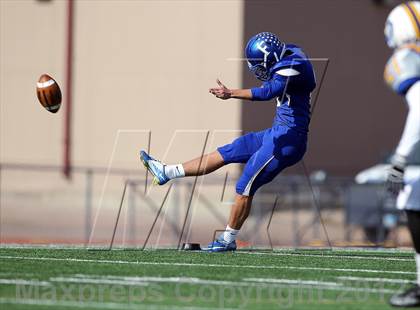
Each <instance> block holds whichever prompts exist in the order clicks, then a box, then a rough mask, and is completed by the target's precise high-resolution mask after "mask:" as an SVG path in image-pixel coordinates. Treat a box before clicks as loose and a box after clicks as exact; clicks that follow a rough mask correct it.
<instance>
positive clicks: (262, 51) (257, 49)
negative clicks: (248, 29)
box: [245, 32, 285, 81]
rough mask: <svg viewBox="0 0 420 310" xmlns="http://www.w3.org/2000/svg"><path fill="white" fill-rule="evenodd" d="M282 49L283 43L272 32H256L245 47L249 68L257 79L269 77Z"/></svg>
mask: <svg viewBox="0 0 420 310" xmlns="http://www.w3.org/2000/svg"><path fill="white" fill-rule="evenodd" d="M284 49H285V44H284V43H283V42H281V41H280V40H279V38H278V37H277V36H276V35H275V34H274V33H271V32H261V33H259V34H256V35H255V36H253V37H252V38H251V39H250V40H249V41H248V44H247V45H246V48H245V56H246V58H247V61H248V67H249V70H250V71H251V72H252V73H254V74H255V76H256V77H257V79H259V80H261V81H267V80H268V79H269V78H270V69H271V68H272V67H273V66H274V65H275V64H276V63H277V62H278V61H280V59H281V58H282V57H283V53H284Z"/></svg>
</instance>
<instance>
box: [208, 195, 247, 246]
mask: <svg viewBox="0 0 420 310" xmlns="http://www.w3.org/2000/svg"><path fill="white" fill-rule="evenodd" d="M251 205H252V196H244V195H239V194H237V195H236V197H235V203H234V204H233V206H232V209H231V211H230V217H229V224H228V226H227V227H226V230H225V231H224V232H223V233H222V234H221V235H220V236H219V237H218V238H217V239H216V240H214V241H213V242H211V243H210V244H209V245H208V246H207V248H206V249H204V250H205V251H209V252H227V251H235V250H236V235H237V234H238V232H239V230H240V229H241V227H242V225H243V223H244V222H245V220H246V219H247V217H248V215H249V212H250V210H251Z"/></svg>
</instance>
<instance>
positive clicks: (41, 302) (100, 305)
mask: <svg viewBox="0 0 420 310" xmlns="http://www.w3.org/2000/svg"><path fill="white" fill-rule="evenodd" d="M0 304H18V305H33V306H51V307H54V308H56V307H75V308H83V309H86V308H91V309H92V308H93V309H146V310H178V309H179V310H210V309H211V310H214V309H217V308H208V307H190V306H187V307H183V306H172V305H168V306H165V305H162V306H160V305H150V304H140V303H120V304H119V303H113V302H78V301H66V300H47V299H13V298H0ZM224 309H227V310H232V308H224Z"/></svg>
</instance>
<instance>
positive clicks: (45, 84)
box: [36, 74, 61, 113]
mask: <svg viewBox="0 0 420 310" xmlns="http://www.w3.org/2000/svg"><path fill="white" fill-rule="evenodd" d="M36 94H37V96H38V100H39V102H40V103H41V105H42V106H43V107H44V108H45V109H46V110H47V111H49V112H51V113H57V111H58V110H59V109H60V106H61V90H60V87H59V86H58V84H57V82H56V81H55V80H54V79H53V78H52V77H50V76H49V75H48V74H43V75H41V77H40V78H39V80H38V82H37V83H36Z"/></svg>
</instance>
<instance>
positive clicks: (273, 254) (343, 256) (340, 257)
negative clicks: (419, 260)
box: [235, 251, 414, 262]
mask: <svg viewBox="0 0 420 310" xmlns="http://www.w3.org/2000/svg"><path fill="white" fill-rule="evenodd" d="M235 254H249V255H271V256H295V257H315V258H335V259H366V260H389V261H402V262H414V255H413V258H395V257H380V256H373V257H372V256H371V257H367V256H345V255H340V254H337V255H324V254H319V255H316V254H301V253H277V252H271V253H265V252H252V251H246V252H244V251H236V252H235Z"/></svg>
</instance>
